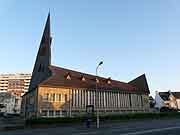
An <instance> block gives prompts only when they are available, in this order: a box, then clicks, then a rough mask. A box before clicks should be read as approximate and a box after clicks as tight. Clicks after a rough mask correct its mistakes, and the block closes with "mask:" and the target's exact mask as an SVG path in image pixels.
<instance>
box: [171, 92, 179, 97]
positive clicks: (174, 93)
mask: <svg viewBox="0 0 180 135" xmlns="http://www.w3.org/2000/svg"><path fill="white" fill-rule="evenodd" d="M171 93H172V95H173V96H174V97H176V98H180V92H171Z"/></svg>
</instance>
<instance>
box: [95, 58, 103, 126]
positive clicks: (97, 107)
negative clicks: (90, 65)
mask: <svg viewBox="0 0 180 135" xmlns="http://www.w3.org/2000/svg"><path fill="white" fill-rule="evenodd" d="M102 64H103V61H101V62H100V63H99V64H98V66H97V67H96V120H97V122H96V124H97V128H99V94H98V91H97V84H98V68H99V66H101V65H102Z"/></svg>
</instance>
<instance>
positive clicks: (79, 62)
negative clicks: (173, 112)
mask: <svg viewBox="0 0 180 135" xmlns="http://www.w3.org/2000/svg"><path fill="white" fill-rule="evenodd" d="M179 7H180V1H178V0H28V1H25V0H1V1H0V17H1V20H0V27H1V28H0V37H1V38H0V39H1V43H0V47H1V52H0V58H1V62H0V73H14V72H31V71H32V69H33V64H34V62H35V57H36V53H37V50H38V47H39V42H40V39H41V36H42V32H43V28H44V25H45V21H46V17H47V14H48V11H49V9H50V11H51V27H52V37H53V42H52V63H53V64H54V65H58V66H61V67H65V68H70V69H74V70H79V71H82V72H87V73H92V74H94V73H95V67H96V65H97V64H98V62H99V61H100V60H103V61H104V64H103V66H102V67H101V68H100V70H99V75H101V76H105V77H111V78H113V79H118V80H121V81H130V80H132V79H133V78H135V77H137V76H139V75H141V74H143V73H145V74H146V76H147V79H148V82H149V87H150V89H151V94H152V95H154V94H155V91H156V90H159V91H162V90H169V89H171V90H180V83H179V80H180V60H179V58H180V53H179V52H180V8H179Z"/></svg>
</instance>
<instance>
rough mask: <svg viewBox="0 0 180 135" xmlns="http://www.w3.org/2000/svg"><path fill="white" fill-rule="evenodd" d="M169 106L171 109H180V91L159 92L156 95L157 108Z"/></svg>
mask: <svg viewBox="0 0 180 135" xmlns="http://www.w3.org/2000/svg"><path fill="white" fill-rule="evenodd" d="M162 107H167V108H169V109H175V110H180V92H171V91H168V92H158V91H156V96H155V108H157V109H159V110H160V109H161V108H162Z"/></svg>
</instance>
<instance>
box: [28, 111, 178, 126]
mask: <svg viewBox="0 0 180 135" xmlns="http://www.w3.org/2000/svg"><path fill="white" fill-rule="evenodd" d="M161 118H180V113H178V112H168V113H129V114H118V115H117V114H116V115H104V116H100V120H101V121H104V122H107V121H127V120H138V119H161ZM84 121H85V117H83V116H80V117H59V118H34V119H28V120H26V125H36V124H41V125H42V124H67V123H82V122H84ZM92 121H94V122H95V121H96V116H93V117H92Z"/></svg>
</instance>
